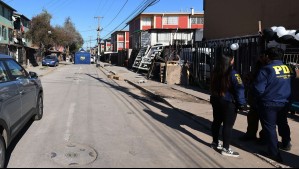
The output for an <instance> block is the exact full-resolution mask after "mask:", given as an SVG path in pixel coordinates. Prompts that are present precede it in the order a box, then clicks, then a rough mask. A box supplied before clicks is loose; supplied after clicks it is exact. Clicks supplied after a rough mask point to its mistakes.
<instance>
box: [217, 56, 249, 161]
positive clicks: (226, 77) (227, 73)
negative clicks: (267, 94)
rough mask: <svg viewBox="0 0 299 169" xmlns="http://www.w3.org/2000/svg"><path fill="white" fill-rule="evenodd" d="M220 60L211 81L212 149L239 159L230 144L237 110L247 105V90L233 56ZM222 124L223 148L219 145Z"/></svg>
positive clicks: (223, 57) (222, 57) (220, 58)
mask: <svg viewBox="0 0 299 169" xmlns="http://www.w3.org/2000/svg"><path fill="white" fill-rule="evenodd" d="M218 59H219V60H218V61H217V64H216V66H215V69H214V71H213V76H212V81H211V93H212V94H211V104H212V107H213V117H214V120H213V123H212V135H213V143H212V148H215V149H216V148H217V149H218V150H221V154H222V155H225V156H230V157H239V153H238V152H234V151H233V150H232V149H231V148H230V142H231V135H232V129H233V126H234V124H235V121H236V118H237V112H238V111H237V110H238V109H241V108H243V107H244V106H245V105H246V100H245V94H244V91H245V89H244V85H243V82H242V79H241V76H240V75H239V74H238V73H237V72H236V71H235V70H234V69H233V65H234V57H233V56H232V55H231V54H223V55H222V56H221V57H218ZM222 123H223V130H222V136H223V146H222V145H221V144H219V131H220V128H221V124H222Z"/></svg>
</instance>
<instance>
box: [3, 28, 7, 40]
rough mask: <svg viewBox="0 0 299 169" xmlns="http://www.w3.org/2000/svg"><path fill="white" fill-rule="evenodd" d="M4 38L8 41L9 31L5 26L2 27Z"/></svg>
mask: <svg viewBox="0 0 299 169" xmlns="http://www.w3.org/2000/svg"><path fill="white" fill-rule="evenodd" d="M2 36H3V39H4V40H7V29H6V27H5V26H2Z"/></svg>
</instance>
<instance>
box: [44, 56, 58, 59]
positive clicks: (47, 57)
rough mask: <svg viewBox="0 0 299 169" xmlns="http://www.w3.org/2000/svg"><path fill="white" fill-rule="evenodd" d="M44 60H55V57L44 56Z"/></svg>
mask: <svg viewBox="0 0 299 169" xmlns="http://www.w3.org/2000/svg"><path fill="white" fill-rule="evenodd" d="M45 59H51V60H55V59H56V56H46V58H45Z"/></svg>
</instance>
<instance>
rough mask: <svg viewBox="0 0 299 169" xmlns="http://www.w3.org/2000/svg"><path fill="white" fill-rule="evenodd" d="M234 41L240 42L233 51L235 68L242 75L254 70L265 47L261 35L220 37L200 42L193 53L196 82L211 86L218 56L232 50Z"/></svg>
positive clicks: (193, 70)
mask: <svg viewBox="0 0 299 169" xmlns="http://www.w3.org/2000/svg"><path fill="white" fill-rule="evenodd" d="M233 43H238V44H239V46H240V47H239V49H238V50H236V51H232V52H233V55H234V56H235V69H236V70H237V71H238V72H239V73H240V74H241V76H242V75H246V74H248V73H249V72H251V71H252V69H253V68H254V66H255V65H256V62H257V60H258V58H259V56H260V55H261V53H262V52H263V50H264V49H265V42H264V41H263V39H262V37H261V36H259V35H256V36H246V37H238V38H231V39H220V40H212V41H205V42H199V43H198V44H196V47H195V52H194V53H193V59H192V61H193V63H192V76H193V80H194V81H195V83H196V84H201V85H205V86H206V87H208V86H209V82H210V78H211V74H212V70H213V68H214V67H215V64H216V63H217V60H218V58H217V57H218V56H221V55H222V53H223V52H225V51H227V50H230V46H231V44H233Z"/></svg>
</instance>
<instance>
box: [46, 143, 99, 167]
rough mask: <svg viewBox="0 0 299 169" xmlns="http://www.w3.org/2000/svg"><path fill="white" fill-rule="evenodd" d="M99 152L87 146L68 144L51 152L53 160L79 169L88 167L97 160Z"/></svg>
mask: <svg viewBox="0 0 299 169" xmlns="http://www.w3.org/2000/svg"><path fill="white" fill-rule="evenodd" d="M97 156H98V154H97V152H96V151H95V150H94V149H93V148H91V147H89V146H85V145H80V144H74V143H67V144H66V145H61V146H58V147H57V148H56V149H55V150H54V151H53V152H51V159H52V160H53V161H54V162H56V163H57V164H60V165H62V166H65V167H78V166H83V165H88V164H91V163H92V162H94V161H95V160H96V159H97Z"/></svg>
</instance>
